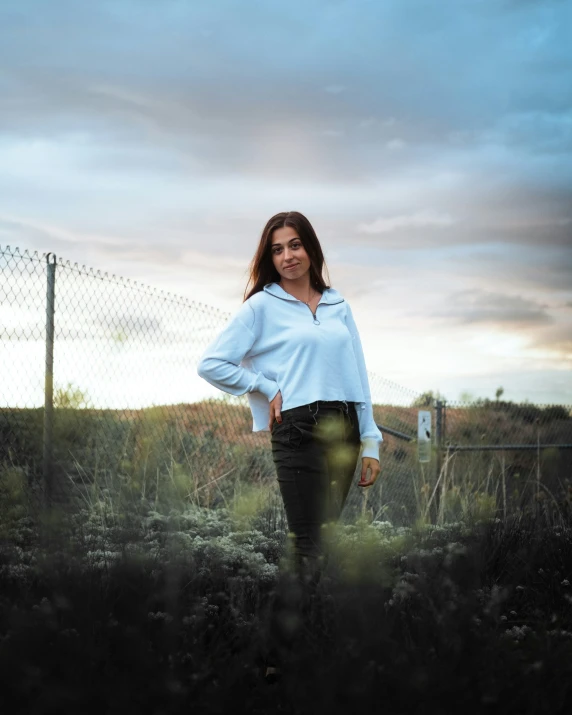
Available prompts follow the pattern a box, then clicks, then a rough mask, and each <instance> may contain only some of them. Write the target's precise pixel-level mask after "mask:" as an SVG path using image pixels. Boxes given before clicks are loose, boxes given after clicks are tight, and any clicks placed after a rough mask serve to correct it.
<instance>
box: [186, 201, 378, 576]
mask: <svg viewBox="0 0 572 715" xmlns="http://www.w3.org/2000/svg"><path fill="white" fill-rule="evenodd" d="M323 266H324V256H323V253H322V249H321V246H320V242H319V241H318V238H317V236H316V233H315V231H314V229H313V228H312V226H311V224H310V222H309V221H308V219H307V218H306V217H305V216H303V215H302V214H301V213H298V212H297V211H289V212H283V213H278V214H276V215H275V216H273V217H272V218H271V219H270V220H269V221H268V222H267V224H266V226H265V227H264V230H263V232H262V236H261V238H260V242H259V245H258V250H257V252H256V254H255V256H254V258H253V260H252V263H251V266H250V280H249V284H250V283H252V284H253V287H252V288H251V290H250V292H249V293H248V294H246V292H245V298H244V302H243V305H242V306H241V308H240V309H239V310H238V311H237V313H236V314H235V315H234V317H233V318H232V319H231V321H230V322H229V324H228V325H227V327H226V328H225V329H224V330H223V331H222V332H221V333H220V335H219V336H218V337H217V338H216V340H215V341H214V342H213V343H211V345H209V346H208V348H207V349H206V351H205V352H204V353H203V355H202V358H201V360H200V362H199V365H198V374H199V375H200V376H201V377H203V378H204V379H205V380H207V381H208V382H209V383H211V384H212V385H215V386H216V387H218V388H219V389H221V390H223V391H225V392H228V393H230V394H232V395H243V394H245V393H246V394H247V397H248V400H249V403H250V408H251V412H252V416H253V431H255V432H258V431H263V430H269V431H270V432H271V443H272V456H273V461H274V464H275V467H276V473H277V478H278V484H279V487H280V492H281V495H282V499H283V501H284V508H285V511H286V517H287V521H288V528H289V530H290V532H292V533H293V534H294V557H295V561H296V566H297V571H298V573H299V574H300V575H302V574H304V575H308V573H309V575H310V579H311V580H312V582H313V583H314V585H315V583H316V574H319V562H320V561H321V559H320V556H322V555H323V550H322V538H321V534H322V525H324V524H326V523H329V522H332V521H334V522H335V521H337V519H338V518H339V516H340V514H341V511H342V508H343V506H344V502H345V500H346V496H347V494H348V491H349V488H350V485H351V481H352V478H353V476H354V473H355V471H356V466H357V461H358V458H359V454H360V451H361V460H362V462H361V479H360V481H359V482H358V486H360V487H363V488H366V487H369V486H371V485H372V484H374V482H375V481H376V479H377V477H378V475H379V473H380V471H381V470H380V465H379V446H380V443H381V442H382V439H383V438H382V435H381V432H380V431H379V429H378V427H377V425H376V423H375V420H374V417H373V410H372V402H371V395H370V389H369V383H368V377H367V371H366V365H365V360H364V355H363V351H362V346H361V341H360V337H359V334H358V330H357V327H356V324H355V322H354V319H353V315H352V311H351V309H350V306H349V304H348V302H347V300H345V299H344V298H343V297H342V295H341V294H340V293H339V292H338V291H337V290H335V289H334V288H331V287H329V286H328V285H326V283H325V282H324V280H323V278H322V268H323ZM247 288H248V286H247ZM368 471H369V478H368ZM307 569H308V570H307Z"/></svg>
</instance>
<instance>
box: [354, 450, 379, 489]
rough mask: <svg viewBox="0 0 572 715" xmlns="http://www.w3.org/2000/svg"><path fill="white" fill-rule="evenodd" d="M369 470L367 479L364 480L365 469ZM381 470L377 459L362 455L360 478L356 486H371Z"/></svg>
mask: <svg viewBox="0 0 572 715" xmlns="http://www.w3.org/2000/svg"><path fill="white" fill-rule="evenodd" d="M368 469H369V470H370V477H369V481H367V480H366V476H367V470H368ZM380 472H381V467H380V465H379V460H377V459H374V458H373V457H362V460H361V479H360V480H359V482H358V487H371V485H372V484H375V480H376V479H377V478H378V476H379V473H380Z"/></svg>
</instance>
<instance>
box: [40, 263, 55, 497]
mask: <svg viewBox="0 0 572 715" xmlns="http://www.w3.org/2000/svg"><path fill="white" fill-rule="evenodd" d="M50 255H52V256H53V257H54V261H53V263H50ZM46 263H47V267H48V283H47V292H46V373H45V382H44V435H43V465H42V472H43V478H44V489H45V492H44V506H48V507H49V506H51V504H52V499H53V486H54V485H53V436H54V312H55V292H56V256H55V255H54V254H50V253H48V254H47V256H46Z"/></svg>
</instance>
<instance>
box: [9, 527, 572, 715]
mask: <svg viewBox="0 0 572 715" xmlns="http://www.w3.org/2000/svg"><path fill="white" fill-rule="evenodd" d="M213 523H214V522H213ZM26 524H28V526H26ZM154 524H155V527H157V528H156V529H155V530H154V531H153V530H148V531H147V537H145V538H146V540H147V542H153V543H155V544H158V545H159V548H158V549H155V550H154V551H153V553H154V554H155V558H154V559H153V557H151V556H149V557H148V558H142V557H141V556H139V557H135V556H134V555H129V554H128V553H127V551H124V553H123V556H119V557H117V558H114V559H110V560H109V562H108V561H106V559H105V558H103V561H102V560H99V561H97V564H98V565H97V567H94V566H91V567H89V568H88V567H86V561H85V559H84V558H83V557H82V554H80V549H79V547H77V546H73V545H70V544H66V545H65V546H64V545H62V544H59V545H58V548H56V549H52V550H50V551H49V552H48V551H45V550H40V549H39V548H38V547H37V545H36V546H34V544H35V536H34V535H35V531H34V527H33V524H31V523H29V522H26V520H22V523H21V524H20V525H19V530H18V532H17V533H18V534H19V537H18V538H19V540H20V543H19V544H18V543H14V542H12V543H10V544H8V543H5V544H4V545H3V548H2V550H1V552H0V579H1V580H0V586H1V604H0V605H1V610H0V639H1V641H0V673H1V674H2V680H3V685H2V695H3V697H4V698H5V699H6V702H10V703H11V705H10V706H9V707H7V708H6V709H5V711H4V712H6V713H10V714H12V713H19V712H26V713H38V714H39V713H46V714H47V713H62V714H63V713H74V715H76V714H78V713H81V714H82V715H83V714H87V713H97V714H98V715H101V714H103V713H105V714H107V713H122V714H123V715H125V714H126V713H132V712H133V713H136V712H137V713H165V714H166V713H183V712H185V713H187V712H193V713H227V712H233V713H235V712H248V713H251V714H252V715H254V714H256V713H270V712H275V711H276V712H285V713H317V712H320V713H321V712H327V713H330V715H335V714H336V713H347V712H350V711H351V712H356V713H357V712H360V713H365V712H384V713H399V714H401V713H404V714H405V713H455V715H456V714H457V713H484V712H486V713H489V712H499V713H501V712H502V713H504V714H505V715H507V714H508V713H519V714H524V713H534V714H535V715H538V714H539V713H545V712H546V713H551V714H554V713H563V712H572V698H571V695H570V682H571V677H572V606H571V604H572V596H570V595H569V592H570V591H572V586H571V585H570V584H571V583H572V528H571V525H570V524H567V525H566V524H563V525H560V526H557V527H554V526H551V527H547V526H543V525H542V524H541V523H540V521H538V520H535V519H534V518H532V517H528V518H526V519H524V518H520V519H512V520H511V521H510V522H507V523H501V522H499V521H498V520H497V521H494V522H488V523H482V524H480V525H476V526H474V527H472V528H471V529H469V528H467V527H464V526H463V525H461V524H459V525H455V526H453V527H449V528H440V529H439V528H434V529H429V530H425V531H423V532H420V533H415V534H411V535H410V536H411V538H410V539H409V540H408V541H401V542H400V543H401V545H402V546H403V547H404V548H403V549H401V551H398V550H397V549H393V550H392V547H391V544H392V540H391V538H386V539H385V543H386V544H387V545H389V546H388V548H387V549H386V550H385V551H384V552H383V553H384V554H385V556H386V563H385V564H384V565H383V568H380V569H379V570H376V569H375V568H373V569H370V570H368V571H367V572H365V573H364V574H362V575H361V576H360V577H358V578H356V577H352V578H349V577H347V574H345V572H344V570H343V569H342V568H341V566H339V567H336V566H335V564H336V563H337V562H335V561H332V562H330V568H329V569H328V570H327V571H326V572H325V573H324V575H323V578H322V580H321V582H320V586H319V588H318V591H317V593H316V595H315V596H314V597H313V598H311V599H309V600H306V601H305V602H304V603H305V604H306V605H305V606H304V608H301V605H300V604H301V602H300V601H299V600H298V599H297V597H296V594H297V591H296V589H295V588H294V584H293V582H292V580H291V579H290V577H289V576H288V573H287V572H286V571H284V572H283V573H282V575H281V576H280V577H279V578H278V579H277V578H276V570H275V569H274V571H272V570H268V569H267V570H266V571H265V570H264V569H263V570H262V571H261V572H260V573H264V574H266V575H265V576H264V577H259V578H257V579H254V578H253V577H252V575H253V573H254V566H253V564H255V563H259V564H260V563H263V562H264V564H266V561H268V562H270V563H271V562H272V561H274V563H276V561H277V554H278V553H279V549H277V548H276V547H277V545H279V540H277V539H274V536H273V535H271V536H270V537H268V539H267V540H266V541H264V544H265V546H264V547H256V548H255V549H254V552H253V551H252V549H251V557H249V558H250V561H248V560H241V558H242V557H240V554H239V551H237V552H236V554H234V555H233V557H232V558H228V557H222V556H220V554H219V555H218V556H217V555H216V553H215V552H213V551H209V547H208V544H209V537H210V538H213V537H212V534H213V533H216V526H212V525H211V527H209V528H210V532H209V529H208V528H206V527H204V528H205V532H206V535H205V538H204V540H201V539H200V537H198V536H197V538H198V539H199V542H201V543H203V544H206V546H205V547H204V548H203V547H201V548H198V547H197V548H193V549H190V548H189V549H187V550H186V551H187V553H189V552H192V558H191V559H190V560H189V559H188V558H186V557H185V556H184V554H185V550H184V549H182V550H180V553H181V554H183V556H180V555H179V556H178V555H177V554H176V553H175V551H171V552H170V553H171V557H170V558H167V553H168V551H166V550H165V548H166V547H165V545H166V543H167V537H166V535H165V533H164V531H162V530H161V528H160V527H161V520H160V519H159V520H156V522H155V523H154ZM213 529H214V531H213ZM195 531H197V530H195ZM191 532H192V528H191V527H189V529H188V533H191ZM197 534H198V531H197ZM149 535H151V536H153V539H154V541H153V539H152V538H150V536H149ZM273 539H274V540H273ZM244 540H246V537H244ZM382 540H383V539H382ZM70 543H71V542H70ZM164 547H165V548H164ZM237 549H238V547H237ZM256 551H258V553H256ZM262 551H264V554H262ZM110 553H112V552H110ZM221 553H222V552H221ZM233 553H234V552H233ZM30 554H32V555H33V556H31V557H30V556H29V555H30ZM92 554H93V552H92ZM262 555H263V556H264V559H263V558H262ZM104 556H105V555H104ZM102 563H103V564H105V565H103V566H102ZM249 564H250V565H249ZM332 564H334V565H332ZM278 586H279V588H280V594H281V600H280V601H279V602H280V603H282V604H283V610H282V611H278V616H277V621H276V622H275V623H274V622H273V623H274V626H273V629H270V625H269V624H270V619H269V603H270V596H271V594H272V591H273V589H274V588H276V587H278ZM301 614H303V616H302V617H301ZM271 637H272V638H276V643H277V647H278V648H279V651H280V658H281V662H282V665H283V676H282V679H281V680H280V681H279V682H278V683H277V684H275V685H268V684H267V683H266V682H265V681H264V679H263V677H262V672H263V668H264V662H265V661H264V655H265V653H266V651H267V648H268V645H269V639H270V638H271ZM273 642H274V641H273Z"/></svg>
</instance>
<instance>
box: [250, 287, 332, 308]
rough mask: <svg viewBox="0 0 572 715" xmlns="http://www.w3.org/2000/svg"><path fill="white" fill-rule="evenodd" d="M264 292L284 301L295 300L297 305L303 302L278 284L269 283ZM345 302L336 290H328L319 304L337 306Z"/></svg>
mask: <svg viewBox="0 0 572 715" xmlns="http://www.w3.org/2000/svg"><path fill="white" fill-rule="evenodd" d="M264 290H265V291H266V293H270V295H274V296H276V298H282V299H283V300H293V301H295V302H297V303H301V302H302V301H299V300H298V298H295V297H294V296H293V295H290V293H287V292H286V291H285V290H284V288H282V286H281V285H279V284H278V283H267V284H266V285H265V286H264ZM344 300H345V298H344V297H343V296H342V295H341V293H339V292H338V291H337V290H336V289H335V288H326V290H325V291H324V292H323V293H322V297H321V298H320V302H319V303H318V305H321V304H322V303H328V304H329V305H335V304H336V303H343V302H344Z"/></svg>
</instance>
